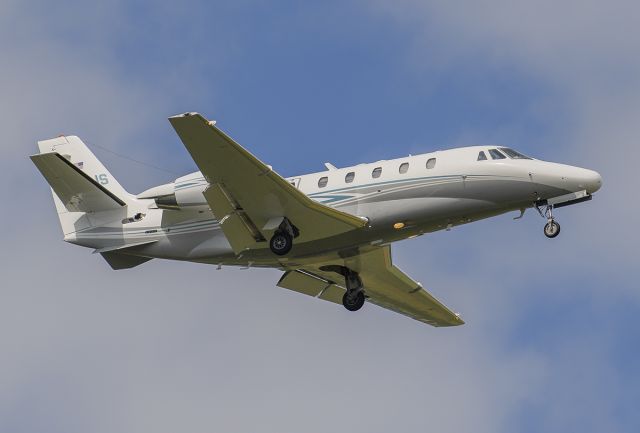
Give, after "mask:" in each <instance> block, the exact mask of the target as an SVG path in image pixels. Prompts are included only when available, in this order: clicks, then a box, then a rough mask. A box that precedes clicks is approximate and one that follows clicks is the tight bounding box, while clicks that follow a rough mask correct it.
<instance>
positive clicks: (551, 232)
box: [544, 220, 560, 239]
mask: <svg viewBox="0 0 640 433" xmlns="http://www.w3.org/2000/svg"><path fill="white" fill-rule="evenodd" d="M559 234H560V224H558V223H557V222H556V221H554V220H551V221H549V222H548V223H546V224H545V225H544V235H545V236H546V237H548V238H549V239H553V238H555V237H556V236H558V235H559Z"/></svg>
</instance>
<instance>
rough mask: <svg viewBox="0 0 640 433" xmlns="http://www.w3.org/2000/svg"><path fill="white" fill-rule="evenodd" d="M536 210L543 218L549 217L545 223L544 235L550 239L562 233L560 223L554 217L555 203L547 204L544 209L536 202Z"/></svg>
mask: <svg viewBox="0 0 640 433" xmlns="http://www.w3.org/2000/svg"><path fill="white" fill-rule="evenodd" d="M536 210H537V211H538V213H539V214H540V216H542V217H543V218H546V219H547V223H546V224H545V225H544V235H545V236H546V237H548V238H549V239H553V238H555V237H556V236H558V235H559V234H560V224H558V222H557V221H556V220H555V219H554V218H553V205H550V204H545V205H544V210H541V209H540V206H539V205H538V204H537V203H536Z"/></svg>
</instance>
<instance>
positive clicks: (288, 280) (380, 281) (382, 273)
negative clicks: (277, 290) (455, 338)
mask: <svg viewBox="0 0 640 433" xmlns="http://www.w3.org/2000/svg"><path fill="white" fill-rule="evenodd" d="M336 264H338V263H337V262H336V263H334V262H330V263H322V264H316V265H314V266H308V267H304V268H301V269H298V270H295V271H289V272H287V273H285V274H284V275H283V277H282V278H281V279H280V281H279V282H278V286H280V287H283V288H287V289H290V290H294V291H297V292H300V293H304V294H306V295H310V296H313V297H317V298H320V299H324V300H327V301H331V302H334V303H337V304H340V303H341V302H342V295H343V294H344V293H345V288H344V286H345V284H344V279H343V277H342V276H341V275H339V274H337V273H335V272H332V271H330V270H328V269H331V265H336ZM341 265H343V266H347V267H349V268H350V269H352V270H354V271H356V272H358V274H359V275H360V278H361V279H362V282H363V285H364V288H365V293H366V296H367V301H368V302H371V303H373V304H376V305H378V306H380V307H383V308H386V309H388V310H391V311H394V312H396V313H400V314H402V315H405V316H407V317H411V318H412V319H415V320H418V321H420V322H423V323H427V324H429V325H432V326H457V325H462V324H464V321H463V320H462V319H461V318H460V316H459V315H458V314H456V313H454V312H453V311H451V310H450V309H449V308H447V307H446V306H445V305H444V304H442V303H441V302H440V301H438V300H437V299H436V298H435V297H433V296H432V295H431V294H430V293H429V292H427V291H426V290H425V289H424V288H423V287H422V285H421V284H419V283H417V282H415V281H414V280H413V279H411V278H410V277H409V276H408V275H406V274H405V273H404V272H402V271H401V270H400V269H398V268H397V267H396V266H394V265H393V264H392V262H391V251H390V248H389V247H388V246H387V247H381V248H379V249H377V250H374V251H372V252H368V253H364V254H360V255H358V256H355V257H352V258H350V259H347V260H345V261H344V262H343V263H342V264H341Z"/></svg>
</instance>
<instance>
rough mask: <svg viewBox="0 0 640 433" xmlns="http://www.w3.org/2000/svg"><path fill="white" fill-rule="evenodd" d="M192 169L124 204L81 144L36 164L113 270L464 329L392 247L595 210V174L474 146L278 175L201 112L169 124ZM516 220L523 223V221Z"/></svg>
mask: <svg viewBox="0 0 640 433" xmlns="http://www.w3.org/2000/svg"><path fill="white" fill-rule="evenodd" d="M169 121H170V122H171V125H172V126H173V127H174V129H175V130H176V132H177V133H178V135H179V136H180V138H181V140H182V142H183V143H184V145H185V146H186V148H187V150H188V151H189V153H190V154H191V156H192V157H193V160H194V161H195V163H196V165H197V166H198V168H199V169H200V171H198V172H195V173H192V174H189V175H186V176H183V177H180V178H178V179H176V180H175V181H174V182H172V183H169V184H166V185H160V186H157V187H154V188H151V189H149V190H147V191H144V192H143V193H141V194H138V195H132V194H129V193H128V192H126V191H125V190H124V188H123V187H122V186H121V185H120V184H119V183H118V181H117V180H116V179H115V178H113V176H112V175H111V174H110V173H109V172H108V171H107V169H106V168H105V167H104V166H103V165H102V164H101V163H100V161H98V159H97V158H96V157H95V156H94V155H93V153H92V152H91V151H90V150H89V149H88V148H87V147H86V146H85V145H84V143H83V142H82V141H81V140H80V139H79V138H78V137H75V136H68V137H65V136H61V137H58V138H54V139H51V140H44V141H40V142H38V145H39V148H40V153H39V154H37V155H33V156H31V159H32V160H33V162H34V163H35V165H36V166H37V168H38V169H39V170H40V172H41V173H42V174H43V175H44V177H45V179H46V180H47V182H48V183H49V185H51V188H52V190H53V199H54V201H55V205H56V208H57V211H58V216H59V218H60V223H61V225H62V230H63V232H64V240H65V241H67V242H71V243H73V244H77V245H81V246H84V247H90V248H93V249H95V252H97V253H100V254H101V255H102V256H103V257H104V258H105V259H106V261H107V262H108V263H109V265H111V267H112V268H113V269H125V268H132V267H134V266H138V265H140V264H142V263H144V262H146V261H148V260H151V259H152V258H163V259H173V260H186V261H192V262H200V263H208V264H213V265H217V266H218V268H220V267H221V266H224V265H229V266H242V267H244V268H249V267H268V268H277V269H280V270H282V271H284V274H283V275H282V278H280V281H279V282H278V283H277V284H278V286H280V287H283V288H287V289H290V290H294V291H296V292H300V293H304V294H306V295H310V296H313V297H317V298H320V299H324V300H327V301H330V302H334V303H337V304H342V305H344V306H345V307H346V308H347V309H348V310H350V311H356V310H359V309H360V308H361V307H362V306H363V304H364V303H365V302H366V301H368V302H370V303H373V304H376V305H379V306H381V307H383V308H387V309H389V310H393V311H395V312H398V313H400V314H403V315H405V316H409V317H411V318H414V319H416V320H419V321H421V322H424V323H428V324H430V325H433V326H455V325H461V324H463V323H464V321H463V320H462V319H461V318H460V315H459V314H456V313H454V312H453V311H451V310H450V309H449V308H447V307H446V306H444V305H443V304H442V303H440V302H439V301H438V300H436V299H435V298H434V297H433V296H432V295H431V294H429V293H428V292H427V291H426V290H425V289H424V288H423V287H422V285H421V284H420V283H418V282H416V281H414V280H413V279H411V278H410V277H409V276H407V275H406V274H404V273H403V272H402V271H401V270H400V269H398V268H397V267H396V266H394V265H393V263H392V261H391V247H390V245H391V243H392V242H395V241H398V240H401V239H407V238H411V237H415V236H419V235H422V234H424V233H430V232H434V231H437V230H443V229H445V230H448V229H450V228H451V227H454V226H457V225H460V224H466V223H470V222H473V221H478V220H480V219H483V218H488V217H491V216H495V215H500V214H503V213H505V212H509V211H520V216H519V217H522V215H523V214H524V212H525V210H526V209H528V208H535V209H536V210H537V211H538V212H539V213H540V215H542V216H543V217H544V218H545V219H546V221H547V222H546V225H545V226H544V234H545V235H546V236H547V237H549V238H553V237H555V236H557V235H558V233H560V225H559V224H558V223H557V222H556V220H555V218H554V215H553V211H554V209H556V208H559V207H562V206H566V205H570V204H575V203H580V202H583V201H586V200H590V199H591V197H592V194H593V193H594V192H595V191H597V190H598V189H599V188H600V186H601V185H602V179H601V177H600V175H599V174H598V173H596V172H595V171H591V170H586V169H583V168H578V167H572V166H569V165H563V164H556V163H553V162H545V161H539V160H536V159H533V158H530V157H528V156H524V155H522V154H521V153H519V152H517V151H515V150H513V149H510V148H507V147H500V146H474V147H464V148H458V149H451V150H444V151H438V152H433V153H427V154H423V155H415V156H408V157H405V158H399V159H393V160H387V161H378V162H374V163H370V164H360V165H356V166H353V167H346V168H336V167H334V166H333V165H331V164H329V163H326V164H325V166H326V168H327V169H326V170H325V171H322V172H319V173H313V174H307V175H303V176H296V177H291V178H283V177H281V176H280V175H279V174H278V173H276V172H275V171H274V170H273V169H272V167H271V166H269V165H266V164H264V163H263V162H262V161H260V160H258V159H257V158H256V157H255V156H253V155H252V154H251V153H249V152H248V151H247V150H246V149H245V148H243V147H242V146H240V145H239V144H238V143H236V142H235V141H234V140H233V139H231V138H230V137H229V136H228V135H226V134H225V133H224V132H222V131H221V130H220V129H218V128H217V127H216V126H215V122H213V121H209V120H207V119H205V118H204V117H203V116H201V115H200V114H198V113H186V114H182V115H179V116H174V117H171V118H170V119H169ZM519 217H518V218H519Z"/></svg>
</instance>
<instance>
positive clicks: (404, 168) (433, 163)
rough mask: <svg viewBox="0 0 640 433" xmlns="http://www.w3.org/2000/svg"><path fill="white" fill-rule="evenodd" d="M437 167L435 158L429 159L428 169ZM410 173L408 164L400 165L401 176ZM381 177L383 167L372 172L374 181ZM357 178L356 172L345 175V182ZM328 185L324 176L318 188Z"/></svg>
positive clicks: (319, 181)
mask: <svg viewBox="0 0 640 433" xmlns="http://www.w3.org/2000/svg"><path fill="white" fill-rule="evenodd" d="M435 166H436V159H435V158H429V160H427V164H426V167H427V169H429V170H431V169H432V168H434V167H435ZM408 171H409V163H408V162H403V163H402V164H400V167H398V173H400V174H405V173H407V172H408ZM380 176H382V167H376V168H374V169H373V171H372V172H371V177H372V178H373V179H377V178H379V177H380ZM355 178H356V173H355V172H354V171H350V172H349V173H347V174H346V175H345V177H344V181H345V183H352V182H353V181H354V179H355ZM328 183H329V177H328V176H322V177H321V178H320V179H318V188H324V187H325V186H327V184H328Z"/></svg>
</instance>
